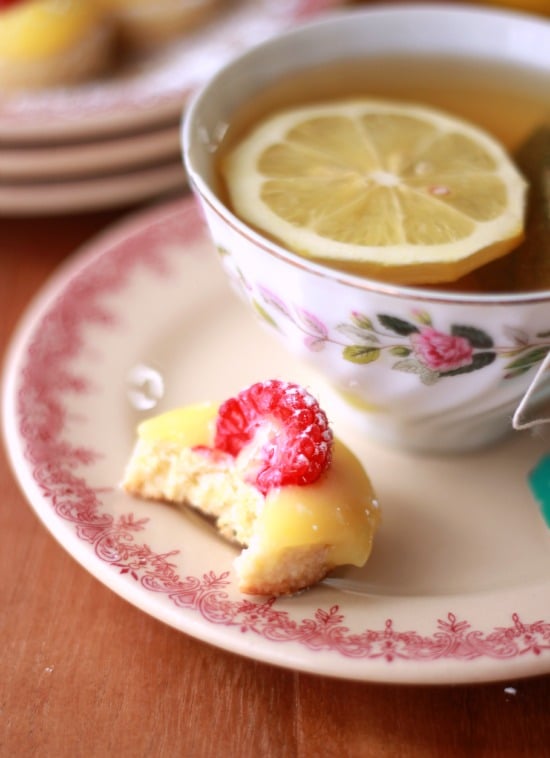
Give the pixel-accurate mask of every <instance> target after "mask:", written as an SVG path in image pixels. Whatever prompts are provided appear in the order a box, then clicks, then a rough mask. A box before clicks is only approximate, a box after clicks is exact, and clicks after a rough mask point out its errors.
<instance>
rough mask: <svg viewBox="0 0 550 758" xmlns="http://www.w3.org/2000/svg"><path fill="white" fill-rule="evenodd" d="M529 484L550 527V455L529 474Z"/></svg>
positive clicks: (542, 459) (541, 460)
mask: <svg viewBox="0 0 550 758" xmlns="http://www.w3.org/2000/svg"><path fill="white" fill-rule="evenodd" d="M529 484H530V485H531V489H532V491H533V494H534V496H535V498H536V499H537V500H538V501H539V503H540V509H541V512H542V516H543V518H544V520H545V521H546V525H547V526H548V527H550V453H549V454H548V455H545V456H544V457H543V458H541V459H540V461H539V462H538V463H537V465H536V466H535V468H534V469H533V470H532V471H531V473H530V474H529Z"/></svg>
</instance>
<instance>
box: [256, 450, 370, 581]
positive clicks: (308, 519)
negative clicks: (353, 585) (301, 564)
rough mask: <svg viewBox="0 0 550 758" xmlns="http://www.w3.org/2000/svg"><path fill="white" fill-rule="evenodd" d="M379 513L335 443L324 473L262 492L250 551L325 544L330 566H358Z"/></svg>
mask: <svg viewBox="0 0 550 758" xmlns="http://www.w3.org/2000/svg"><path fill="white" fill-rule="evenodd" d="M378 518H379V513H378V507H377V503H376V499H375V496H374V493H373V490H372V486H371V483H370V481H369V479H368V478H367V476H366V474H365V472H364V470H363V467H362V466H361V464H360V462H359V461H358V460H357V458H356V457H355V455H353V453H352V452H351V451H350V450H349V449H348V448H347V447H346V446H345V445H344V444H343V443H342V442H340V441H339V440H335V443H334V451H333V459H332V463H331V465H330V468H329V469H328V471H327V472H326V473H325V474H324V475H323V476H322V477H321V478H320V479H319V480H318V481H317V482H314V483H313V484H310V485H308V486H305V487H301V486H290V487H281V488H278V489H274V490H271V491H270V492H268V493H267V495H266V499H265V505H264V508H263V509H262V511H261V513H260V514H259V516H258V522H257V524H256V530H255V533H256V537H255V539H256V543H255V547H261V546H264V547H265V549H269V550H270V551H276V550H278V549H283V548H286V547H296V546H299V545H314V544H319V543H320V544H326V545H329V546H330V551H329V555H328V562H329V563H331V564H332V565H334V566H339V565H342V564H348V563H349V564H353V565H355V566H362V565H363V564H364V563H365V561H366V560H367V558H368V557H369V554H370V552H371V549H372V541H373V536H374V531H375V527H376V525H377V523H378Z"/></svg>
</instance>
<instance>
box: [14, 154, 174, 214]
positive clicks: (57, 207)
mask: <svg viewBox="0 0 550 758" xmlns="http://www.w3.org/2000/svg"><path fill="white" fill-rule="evenodd" d="M186 188H187V176H186V174H185V170H184V168H183V166H182V163H181V160H179V159H176V160H174V161H173V162H170V163H164V164H162V165H158V166H152V167H146V168H142V169H138V170H136V171H122V172H121V173H119V174H113V175H111V176H100V177H86V178H75V179H73V180H68V181H53V182H34V183H19V182H17V183H13V184H10V183H1V184H0V216H2V215H9V216H21V215H24V216H29V215H32V216H49V215H54V214H58V213H77V212H80V211H94V210H104V209H106V208H116V207H120V206H123V205H126V204H130V203H137V202H143V201H145V200H152V199H154V198H159V197H161V196H165V195H167V194H170V193H173V192H178V191H183V190H185V189H186Z"/></svg>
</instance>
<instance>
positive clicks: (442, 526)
mask: <svg viewBox="0 0 550 758" xmlns="http://www.w3.org/2000/svg"><path fill="white" fill-rule="evenodd" d="M269 377H280V378H285V379H288V380H291V381H297V382H300V383H302V384H305V385H307V386H308V387H309V388H310V389H311V391H312V392H313V393H314V394H315V395H316V396H317V397H318V398H319V399H320V402H321V405H323V406H324V407H325V409H326V411H327V413H328V415H329V418H330V419H331V422H332V425H333V428H334V431H335V433H336V434H337V435H338V436H339V437H341V438H342V439H343V440H344V442H346V443H347V444H348V445H349V446H350V447H351V448H352V449H353V450H354V451H355V452H356V454H357V455H358V457H359V458H360V459H361V460H362V462H363V464H364V465H365V467H366V469H367V470H368V472H369V475H370V477H371V479H372V482H373V484H374V487H375V489H376V491H377V494H378V499H379V501H380V505H381V509H382V525H381V528H380V530H379V533H378V534H377V538H376V540H375V545H374V551H373V554H372V556H371V558H370V559H369V561H368V562H367V564H366V566H365V567H364V568H362V569H357V568H341V569H339V570H337V571H336V572H334V573H333V574H332V575H331V576H330V577H328V578H327V579H326V580H325V581H323V582H321V583H320V584H319V585H317V586H315V587H313V588H312V589H310V590H308V591H305V592H302V593H301V594H298V595H296V596H293V597H286V598H278V599H273V598H267V599H266V598H258V597H254V596H248V595H242V594H240V593H239V591H238V589H237V587H236V583H235V577H234V573H233V560H234V558H235V556H236V554H237V551H236V549H235V547H234V546H232V545H230V544H227V543H225V542H224V541H223V540H222V539H221V538H220V536H219V535H218V534H217V533H216V532H215V531H213V529H212V528H211V526H210V525H209V524H208V523H206V522H205V521H204V520H203V519H201V518H200V517H199V516H197V515H196V514H195V513H193V512H191V511H189V510H186V509H179V508H176V507H171V506H170V505H166V504H159V503H152V502H146V501H142V500H138V499H133V498H131V497H130V496H129V495H127V494H126V493H125V492H123V491H122V490H121V488H120V486H119V483H120V480H121V477H122V473H123V470H124V467H125V464H126V462H127V460H128V458H129V456H130V453H131V450H132V447H133V444H134V440H135V428H136V425H137V424H138V423H139V421H140V420H142V419H143V418H145V417H148V416H150V415H151V414H155V413H158V412H161V411H165V410H167V409H169V408H172V407H174V406H178V405H183V404H187V403H192V402H197V401H200V400H217V399H219V400H222V399H224V398H226V397H228V396H230V395H232V394H233V393H235V392H237V391H238V390H239V389H241V388H243V387H244V386H246V385H248V384H250V383H251V382H254V381H258V380H260V379H265V378H269ZM330 398H331V393H330V392H329V391H328V388H327V387H326V386H325V385H324V383H323V381H322V380H321V379H320V378H319V377H318V376H317V375H316V374H314V373H312V372H311V371H310V370H309V369H308V368H307V367H306V366H304V365H303V364H301V363H299V362H297V361H296V359H294V358H293V357H291V356H290V355H287V354H286V352H284V351H283V350H282V348H281V347H280V345H279V343H278V342H276V341H275V339H274V337H273V335H271V333H270V332H269V331H267V329H266V330H264V328H263V327H262V326H260V324H258V323H256V321H255V320H254V319H253V318H252V316H251V313H250V311H249V309H248V308H247V307H245V306H244V305H243V304H242V303H241V301H240V300H238V299H237V296H236V295H235V294H234V293H233V292H232V290H231V288H230V287H229V285H228V282H227V280H226V278H225V276H224V274H223V273H222V268H221V265H220V263H219V261H218V260H217V254H216V252H215V250H214V248H213V246H212V244H211V243H210V241H209V239H208V237H207V234H206V231H205V229H204V226H203V224H202V221H201V216H200V214H199V212H198V210H197V207H196V205H195V203H194V201H193V199H191V198H187V199H185V200H178V201H172V202H171V203H169V204H166V205H163V206H160V207H158V208H156V209H153V210H149V211H147V212H146V213H144V214H138V215H136V216H134V217H132V218H130V219H128V220H126V221H124V222H122V224H120V225H118V226H116V227H114V228H113V229H112V230H110V231H108V232H107V233H104V234H102V235H101V236H100V237H99V238H97V240H96V241H94V242H92V243H91V244H89V245H87V246H86V247H85V248H84V249H83V250H81V251H80V252H79V253H78V254H76V255H75V257H74V258H72V259H71V260H69V261H68V262H67V263H66V264H65V265H64V266H63V267H62V268H61V269H60V270H59V271H58V272H57V273H56V274H55V275H54V277H53V278H52V280H51V281H50V282H49V284H48V285H47V286H46V287H45V288H44V289H43V290H42V291H41V292H40V293H39V294H38V295H37V297H36V299H35V300H34V302H33V303H32V304H31V305H30V307H29V309H28V311H27V313H26V315H25V316H24V318H23V320H22V322H21V324H20V326H19V328H18V330H17V332H16V334H15V335H14V339H13V342H12V346H11V349H10V352H9V353H8V356H7V363H6V373H5V382H4V387H3V418H4V433H5V441H6V448H7V451H8V455H9V458H10V460H11V463H12V465H13V469H14V471H15V475H16V477H17V479H18V481H19V483H20V486H21V488H22V490H23V491H24V493H25V495H26V497H27V499H28V501H29V503H30V505H31V506H32V508H33V509H34V510H35V512H36V513H37V515H38V517H39V518H40V519H41V520H42V522H43V524H44V525H45V527H46V528H47V529H48V530H49V531H50V532H51V533H52V534H53V535H54V536H55V537H56V539H57V540H58V541H59V543H60V544H61V545H62V546H63V548H65V549H66V550H67V551H68V552H69V553H70V554H71V555H72V556H73V557H74V558H75V559H76V560H77V561H78V562H79V563H80V564H82V566H84V567H85V568H86V569H87V571H89V572H90V573H91V574H93V575H94V576H95V577H97V578H98V579H99V580H100V581H101V582H103V583H104V584H105V585H106V586H107V587H108V588H110V589H111V590H113V591H114V592H116V593H118V594H119V595H120V596H121V597H123V598H125V599H126V600H127V601H128V602H130V603H132V604H134V605H135V606H137V607H138V608H140V609H141V610H142V611H143V612H145V613H147V614H149V615H150V616H152V617H154V618H156V619H159V620H160V621H162V622H165V623H167V624H170V625H171V626H173V627H175V628H177V629H179V630H181V632H183V633H186V634H189V635H192V636H195V637H197V638H200V639H202V640H204V641H205V642H208V643H210V644H213V645H216V646H219V647H221V648H224V649H227V650H230V651H232V652H234V653H237V654H240V655H244V656H247V657H250V658H254V659H256V660H259V661H263V662H267V663H270V664H275V665H278V666H283V667H286V668H290V669H294V670H298V671H308V672H315V673H317V674H323V675H326V676H334V677H339V678H345V679H350V680H351V679H353V680H362V681H376V682H387V683H389V682H399V683H415V684H433V683H438V684H449V683H463V682H488V681H496V680H501V681H502V680H509V681H511V680H516V679H517V678H519V677H525V676H531V675H536V674H545V673H550V528H549V525H548V524H547V523H546V521H545V518H544V516H543V512H542V509H541V507H540V503H539V502H538V500H537V497H535V493H534V492H533V491H532V489H531V486H530V477H531V472H532V471H533V470H534V469H535V468H536V467H537V466H538V465H539V462H540V461H541V460H543V459H544V457H545V456H546V455H547V452H548V450H549V448H550V438H549V436H548V431H547V430H546V431H544V430H540V429H539V430H538V431H536V432H530V431H527V432H514V433H513V435H512V436H510V438H509V439H507V440H506V441H505V442H503V443H501V444H499V445H498V446H495V447H492V448H489V449H487V450H483V451H478V452H477V453H475V454H465V455H461V456H458V457H431V456H422V457H421V456H418V457H415V456H412V455H407V454H405V453H403V452H400V451H397V450H394V449H392V448H389V447H383V446H380V445H379V444H376V443H375V442H373V441H371V440H368V439H365V438H364V437H362V436H361V435H360V434H359V433H358V432H357V431H356V430H355V429H354V428H353V427H352V426H350V425H349V422H348V421H347V420H344V419H342V418H340V417H339V415H338V411H337V409H336V408H335V407H333V406H332V401H331V399H330ZM545 435H546V436H545Z"/></svg>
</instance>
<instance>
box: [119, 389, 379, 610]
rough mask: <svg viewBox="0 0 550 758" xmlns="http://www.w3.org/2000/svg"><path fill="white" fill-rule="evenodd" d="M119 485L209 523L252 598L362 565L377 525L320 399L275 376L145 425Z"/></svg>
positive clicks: (372, 502) (369, 492) (355, 465)
mask: <svg viewBox="0 0 550 758" xmlns="http://www.w3.org/2000/svg"><path fill="white" fill-rule="evenodd" d="M123 487H124V488H125V489H126V490H127V491H128V492H130V493H131V494H134V495H137V496H140V497H143V498H147V499H153V500H162V501H167V502H170V503H176V504H187V505H190V506H193V507H194V508H196V509H198V510H199V511H200V512H202V513H203V514H205V515H206V516H208V517H210V518H212V519H213V520H214V522H215V524H216V527H217V529H218V530H219V532H220V534H222V535H223V536H224V537H225V538H226V539H228V540H229V541H231V542H233V543H235V544H236V545H238V546H240V547H242V548H243V549H242V552H241V553H240V555H239V556H238V557H237V558H236V560H235V570H236V573H237V577H238V584H239V589H240V590H241V591H242V592H245V593H249V594H259V595H282V594H291V593H295V592H297V591H299V590H301V589H304V588H306V587H309V586H311V585H312V584H315V583H316V582H319V581H320V580H321V579H322V578H323V577H324V576H326V574H327V573H329V572H330V571H331V570H332V569H334V568H335V567H336V566H341V565H347V564H352V565H356V566H363V565H364V564H365V562H366V561H367V559H368V557H369V555H370V553H371V550H372V544H373V538H374V534H375V532H376V529H377V526H378V523H379V518H380V515H379V508H378V503H377V500H376V497H375V494H374V491H373V488H372V484H371V482H370V479H369V477H368V476H367V474H366V473H365V471H364V469H363V466H362V465H361V463H360V462H359V460H358V459H357V458H356V457H355V455H354V454H353V453H352V452H351V451H350V450H349V449H348V448H347V447H346V446H345V445H344V444H343V443H342V442H341V441H339V440H337V439H334V438H333V436H332V432H331V430H330V428H329V426H328V422H327V420H326V415H325V414H324V412H323V411H322V410H321V409H320V408H319V406H318V403H317V401H316V400H315V399H314V398H313V397H312V396H311V395H310V394H309V392H307V391H305V390H304V389H303V388H301V387H299V386H298V385H295V384H292V383H288V382H280V381H278V380H270V381H267V382H261V383H257V384H254V385H252V386H251V387H249V388H247V389H246V390H243V391H242V392H241V393H239V394H238V395H237V396H236V397H234V398H230V399H229V400H227V401H225V402H224V403H223V404H222V405H221V406H218V405H216V404H214V403H204V404H198V405H191V406H188V407H185V408H181V409H176V410H173V411H169V412H167V413H165V414H162V415H160V416H156V417H153V418H151V419H149V420H147V421H145V422H143V423H142V424H141V425H140V426H139V428H138V439H137V441H136V444H135V447H134V450H133V453H132V456H131V458H130V461H129V463H128V466H127V468H126V471H125V475H124V479H123Z"/></svg>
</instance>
